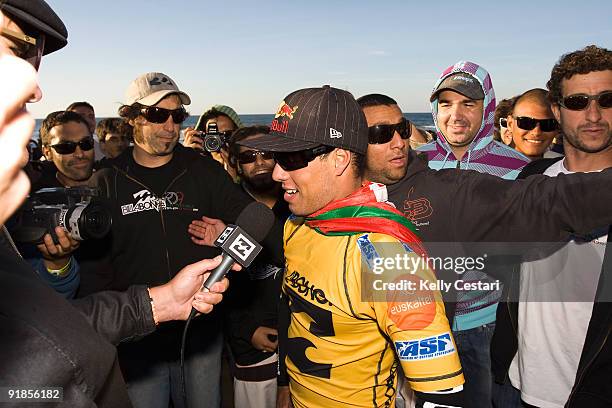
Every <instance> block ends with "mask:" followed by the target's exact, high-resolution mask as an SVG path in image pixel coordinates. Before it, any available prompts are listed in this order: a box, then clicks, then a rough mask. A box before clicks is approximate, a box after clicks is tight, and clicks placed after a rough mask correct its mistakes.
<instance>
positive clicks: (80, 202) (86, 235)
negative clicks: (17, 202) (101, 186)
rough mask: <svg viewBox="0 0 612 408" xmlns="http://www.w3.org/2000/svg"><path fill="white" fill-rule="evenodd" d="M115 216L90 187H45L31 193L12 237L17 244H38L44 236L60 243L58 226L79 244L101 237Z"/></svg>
mask: <svg viewBox="0 0 612 408" xmlns="http://www.w3.org/2000/svg"><path fill="white" fill-rule="evenodd" d="M111 225H112V216H111V213H110V211H109V210H108V208H107V207H105V206H104V205H103V204H102V203H101V202H100V200H99V199H98V191H97V190H96V189H93V188H89V187H67V188H62V187H55V188H43V189H40V190H38V191H36V192H35V193H32V194H30V196H29V197H28V199H27V200H26V203H25V204H24V205H23V207H22V208H21V210H20V211H19V213H18V215H17V219H16V224H15V226H14V228H13V229H12V231H11V235H12V236H13V238H14V239H15V240H16V241H18V242H27V243H35V244H39V243H41V242H43V237H44V235H45V234H51V236H52V237H53V241H54V242H55V243H58V238H57V235H56V234H55V227H58V226H59V227H63V228H64V229H65V230H66V231H67V232H68V234H69V235H70V236H71V237H72V238H73V239H75V240H77V241H83V240H86V239H91V238H94V239H97V238H102V237H104V236H105V235H106V234H108V232H109V231H110V228H111Z"/></svg>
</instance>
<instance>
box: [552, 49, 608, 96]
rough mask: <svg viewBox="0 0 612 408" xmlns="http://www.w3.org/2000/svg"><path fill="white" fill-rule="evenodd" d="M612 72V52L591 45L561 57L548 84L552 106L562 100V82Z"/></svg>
mask: <svg viewBox="0 0 612 408" xmlns="http://www.w3.org/2000/svg"><path fill="white" fill-rule="evenodd" d="M607 70H612V51H610V50H608V49H606V48H600V47H598V46H596V45H589V46H588V47H585V48H583V49H582V50H578V51H574V52H570V53H568V54H564V55H562V56H561V58H560V59H559V61H557V63H556V64H555V66H554V67H553V69H552V72H551V73H550V80H548V82H547V83H546V87H547V88H548V90H549V94H548V98H549V100H550V102H551V103H552V104H558V103H559V100H560V99H561V96H562V92H561V82H562V81H563V80H564V79H570V78H571V77H572V76H574V75H577V74H578V75H585V74H588V73H590V72H593V71H607Z"/></svg>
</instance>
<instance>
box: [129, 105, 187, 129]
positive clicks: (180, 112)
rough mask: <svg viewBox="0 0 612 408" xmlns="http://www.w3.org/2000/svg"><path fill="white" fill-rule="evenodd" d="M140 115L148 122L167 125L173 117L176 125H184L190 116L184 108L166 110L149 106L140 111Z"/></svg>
mask: <svg viewBox="0 0 612 408" xmlns="http://www.w3.org/2000/svg"><path fill="white" fill-rule="evenodd" d="M140 113H141V114H142V116H144V118H145V119H146V120H148V121H149V122H152V123H165V122H166V121H167V120H168V117H170V116H171V115H172V120H173V121H174V123H175V124H177V125H178V124H179V123H183V122H184V121H185V119H187V117H189V114H188V113H187V111H186V110H185V109H184V108H178V109H172V110H170V109H164V108H159V107H157V106H147V107H144V108H142V109H141V110H140Z"/></svg>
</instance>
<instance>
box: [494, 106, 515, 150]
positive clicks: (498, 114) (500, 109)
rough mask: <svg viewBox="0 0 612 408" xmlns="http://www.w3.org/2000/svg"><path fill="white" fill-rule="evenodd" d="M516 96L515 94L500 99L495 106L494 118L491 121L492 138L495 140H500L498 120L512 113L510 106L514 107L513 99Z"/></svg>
mask: <svg viewBox="0 0 612 408" xmlns="http://www.w3.org/2000/svg"><path fill="white" fill-rule="evenodd" d="M516 98H518V97H517V96H513V97H512V98H508V99H502V100H501V101H499V103H498V104H497V107H496V108H495V119H494V122H493V139H494V140H497V141H501V134H500V133H499V131H500V127H499V120H500V119H501V118H506V117H508V116H509V115H510V114H512V108H513V107H514V101H515V100H516Z"/></svg>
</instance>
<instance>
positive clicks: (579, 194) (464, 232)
mask: <svg viewBox="0 0 612 408" xmlns="http://www.w3.org/2000/svg"><path fill="white" fill-rule="evenodd" d="M611 181H612V169H608V170H604V171H602V172H601V173H588V174H581V173H576V174H571V175H566V174H560V175H559V176H558V177H555V178H550V177H547V176H544V175H534V176H531V177H529V178H527V179H526V180H516V181H509V180H502V179H500V178H499V177H494V176H490V175H488V174H480V173H477V172H475V171H457V170H441V171H434V170H431V169H430V168H428V164H427V157H425V155H419V156H417V154H416V153H415V152H413V151H410V152H409V157H408V168H407V171H406V175H405V176H404V178H403V179H402V180H400V181H399V182H397V183H395V184H391V185H388V186H387V190H388V192H389V201H391V202H392V203H393V204H394V205H395V207H396V208H397V209H398V210H400V211H401V212H402V213H404V215H405V216H406V217H407V218H408V219H410V220H411V221H412V222H413V223H414V225H415V226H416V227H417V228H418V231H417V234H418V235H419V237H420V238H421V239H422V241H423V243H424V245H425V246H426V247H427V250H428V253H429V256H430V257H447V256H453V255H454V256H466V255H470V256H482V254H483V251H482V248H484V249H485V250H486V251H487V252H488V253H489V255H491V252H490V251H491V250H493V249H496V248H494V247H493V246H492V245H486V244H483V245H486V246H483V247H481V248H478V246H477V245H475V244H476V243H478V242H482V243H505V242H566V241H567V237H568V236H569V234H570V233H571V232H577V233H586V232H588V231H591V230H593V229H595V228H597V227H598V226H601V225H607V224H611V221H612V212H611V211H610V205H609V202H610V201H609V200H611V199H612V189H610V188H609V184H610V182H611ZM552 203H554V205H553V204H552ZM440 243H441V244H443V245H441V244H440ZM462 244H467V245H462ZM504 247H505V245H502V248H499V250H500V252H501V253H500V255H504V253H503V251H504V249H505V248H504ZM486 271H487V273H489V274H491V273H495V277H498V278H501V279H502V280H503V281H504V282H505V283H507V282H509V275H510V274H508V273H507V270H504V269H497V268H496V269H493V268H487V269H486ZM436 273H437V274H438V279H440V280H444V281H446V282H452V281H454V280H456V279H457V278H458V276H459V275H457V274H455V272H454V271H452V270H445V269H442V270H437V271H436ZM507 278H508V279H507ZM508 286H509V285H508ZM442 295H443V296H444V300H445V303H446V304H445V307H446V313H447V317H448V320H449V322H450V323H451V325H452V324H453V319H454V317H455V303H456V297H455V296H456V293H455V292H454V290H453V287H452V286H451V287H450V290H448V291H444V292H442Z"/></svg>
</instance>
